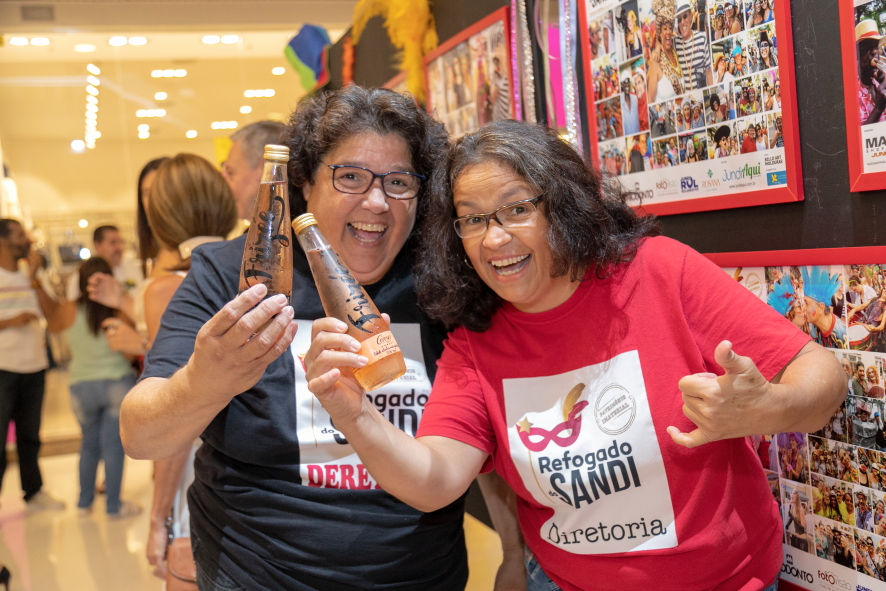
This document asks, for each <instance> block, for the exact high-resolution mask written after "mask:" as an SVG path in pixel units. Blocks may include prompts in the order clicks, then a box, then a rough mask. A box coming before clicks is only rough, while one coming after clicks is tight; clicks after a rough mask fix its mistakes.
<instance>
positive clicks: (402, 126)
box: [283, 86, 449, 226]
mask: <svg viewBox="0 0 886 591" xmlns="http://www.w3.org/2000/svg"><path fill="white" fill-rule="evenodd" d="M364 132H373V133H377V134H378V135H388V134H396V135H399V136H400V137H402V138H403V139H404V140H405V141H406V144H407V145H408V146H409V152H410V154H411V155H412V166H413V168H414V169H415V172H417V173H418V174H420V175H423V176H425V177H430V175H431V172H433V170H434V167H435V166H436V165H437V162H438V161H439V160H440V158H441V157H442V156H443V154H444V153H445V151H446V148H447V147H448V146H449V136H448V135H447V133H446V130H445V129H444V128H443V125H442V124H440V123H437V122H436V121H434V120H433V119H432V118H431V116H430V115H428V114H427V113H426V112H424V111H422V110H421V109H419V108H418V106H417V105H416V104H415V101H414V100H413V99H412V98H411V97H407V96H404V95H402V94H399V93H396V92H394V91H392V90H387V89H384V88H364V87H362V86H345V87H344V88H342V89H340V90H336V91H333V92H327V93H323V94H320V95H317V96H311V97H308V98H305V99H302V101H301V102H300V103H299V104H298V107H297V108H296V109H295V112H294V113H293V114H292V118H291V119H290V121H289V125H288V126H287V128H286V132H285V133H284V134H283V145H285V146H288V147H289V166H288V171H289V203H290V209H291V211H292V217H296V216H298V215H301V214H303V213H305V211H306V209H307V202H306V201H305V198H304V194H303V193H302V190H301V187H302V186H304V185H305V184H307V183H313V182H314V179H315V178H316V175H317V170H318V168H319V166H320V161H321V160H322V159H323V157H324V156H325V155H326V154H328V153H329V152H331V151H332V150H334V149H335V148H336V146H338V144H340V143H341V142H343V141H345V140H347V139H348V138H350V137H353V136H354V135H357V134H360V133H364ZM331 164H334V163H331ZM376 172H389V171H376ZM426 193H427V189H426V183H423V184H422V187H421V189H420V190H419V192H418V195H417V196H416V199H417V201H418V202H417V204H416V205H417V207H416V209H417V212H416V222H417V223H416V226H417V225H418V221H419V220H421V219H422V217H423V212H424V210H425V204H424V201H425V194H426Z"/></svg>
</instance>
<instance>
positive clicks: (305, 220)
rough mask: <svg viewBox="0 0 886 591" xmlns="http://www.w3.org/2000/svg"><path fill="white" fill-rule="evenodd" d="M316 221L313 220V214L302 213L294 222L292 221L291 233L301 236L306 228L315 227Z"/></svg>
mask: <svg viewBox="0 0 886 591" xmlns="http://www.w3.org/2000/svg"><path fill="white" fill-rule="evenodd" d="M316 225H317V220H315V219H314V214H312V213H303V214H301V215H300V216H298V217H297V218H295V219H294V220H292V231H293V232H295V233H296V234H301V233H302V231H303V230H304V229H305V228H307V227H308V226H316Z"/></svg>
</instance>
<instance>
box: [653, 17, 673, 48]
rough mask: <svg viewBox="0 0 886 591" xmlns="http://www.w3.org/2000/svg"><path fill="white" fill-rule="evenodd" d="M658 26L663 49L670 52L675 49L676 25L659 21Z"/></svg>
mask: <svg viewBox="0 0 886 591" xmlns="http://www.w3.org/2000/svg"><path fill="white" fill-rule="evenodd" d="M657 26H658V28H659V38H660V39H661V46H662V48H663V49H664V50H665V51H670V50H671V49H672V48H673V47H674V23H671V22H662V21H659V22H658V25H657Z"/></svg>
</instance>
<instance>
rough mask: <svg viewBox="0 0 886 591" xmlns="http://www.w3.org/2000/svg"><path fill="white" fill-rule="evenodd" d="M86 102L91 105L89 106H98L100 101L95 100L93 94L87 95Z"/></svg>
mask: <svg viewBox="0 0 886 591" xmlns="http://www.w3.org/2000/svg"><path fill="white" fill-rule="evenodd" d="M86 102H87V103H89V104H91V105H97V104H98V99H97V98H95V97H94V96H92V95H91V94H87V95H86Z"/></svg>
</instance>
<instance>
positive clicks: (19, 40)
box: [9, 37, 28, 45]
mask: <svg viewBox="0 0 886 591" xmlns="http://www.w3.org/2000/svg"><path fill="white" fill-rule="evenodd" d="M9 44H10V45H27V44H28V39H27V37H12V38H11V39H10V40H9Z"/></svg>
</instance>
